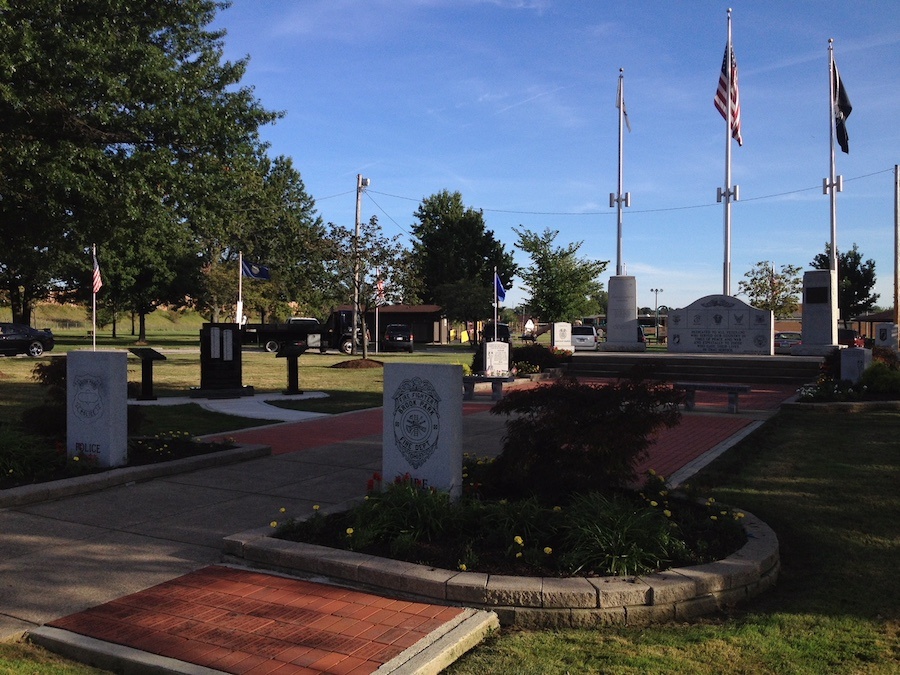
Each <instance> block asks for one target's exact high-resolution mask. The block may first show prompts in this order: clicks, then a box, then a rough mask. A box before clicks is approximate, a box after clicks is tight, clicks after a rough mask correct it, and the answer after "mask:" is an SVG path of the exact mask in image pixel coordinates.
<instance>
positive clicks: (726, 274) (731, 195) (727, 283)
mask: <svg viewBox="0 0 900 675" xmlns="http://www.w3.org/2000/svg"><path fill="white" fill-rule="evenodd" d="M725 52H726V53H725V68H726V72H727V74H728V77H727V82H728V84H727V89H726V92H725V106H726V108H725V111H726V112H725V190H724V191H723V190H721V189H720V190H719V193H718V200H719V201H720V202H721V201H724V202H725V214H724V220H725V222H724V230H725V237H724V239H725V260H724V262H723V264H722V294H723V295H731V201H732V199H734V200H737V198H738V197H737V195H738V188H737V186H734V188H732V185H731V139H732V135H733V133H734V127H733V124H734V120H733V119H732V116H733V115H734V109H733V106H734V101H733V100H732V94H733V88H734V47H733V45H732V43H731V8H730V7H729V8H728V43H727V46H726V48H725Z"/></svg>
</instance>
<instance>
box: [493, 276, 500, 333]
mask: <svg viewBox="0 0 900 675" xmlns="http://www.w3.org/2000/svg"><path fill="white" fill-rule="evenodd" d="M497 279H499V277H498V276H497V266H496V265H494V341H495V342H496V340H497V321H498V320H499V318H500V317H499V313H500V312H499V309H498V305H499V304H500V302H499V301H498V300H497Z"/></svg>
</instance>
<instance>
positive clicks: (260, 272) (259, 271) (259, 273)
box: [241, 259, 270, 281]
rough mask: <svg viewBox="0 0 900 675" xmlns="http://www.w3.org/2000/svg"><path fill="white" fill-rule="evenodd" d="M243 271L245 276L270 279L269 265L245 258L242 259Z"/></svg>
mask: <svg viewBox="0 0 900 675" xmlns="http://www.w3.org/2000/svg"><path fill="white" fill-rule="evenodd" d="M241 273H242V274H243V275H244V276H245V277H250V278H251V279H264V280H266V281H268V280H269V279H270V277H269V268H268V267H266V266H264V265H254V264H253V263H248V262H247V261H246V260H243V259H242V260H241Z"/></svg>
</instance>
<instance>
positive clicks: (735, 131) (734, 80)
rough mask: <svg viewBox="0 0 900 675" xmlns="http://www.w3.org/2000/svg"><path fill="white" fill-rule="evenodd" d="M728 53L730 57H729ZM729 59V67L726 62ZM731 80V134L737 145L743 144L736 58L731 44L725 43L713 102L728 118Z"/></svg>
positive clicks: (723, 115)
mask: <svg viewBox="0 0 900 675" xmlns="http://www.w3.org/2000/svg"><path fill="white" fill-rule="evenodd" d="M729 55H730V56H731V58H730V59H729ZM729 60H730V61H731V67H730V68H729V67H728V62H729ZM729 78H730V81H731V120H730V124H731V136H732V138H734V140H736V141H737V144H738V145H743V144H744V139H743V138H741V95H740V93H739V91H738V73H737V59H736V58H735V56H734V50H733V49H732V48H731V44H727V45H725V57H724V58H723V59H722V72H721V73H720V74H719V88H718V89H717V90H716V97H715V104H716V110H718V111H719V112H720V113H721V114H722V117H724V118H725V119H726V120H728V82H729Z"/></svg>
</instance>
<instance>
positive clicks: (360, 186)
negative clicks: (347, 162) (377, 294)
mask: <svg viewBox="0 0 900 675" xmlns="http://www.w3.org/2000/svg"><path fill="white" fill-rule="evenodd" d="M367 187H369V179H368V178H363V177H362V174H356V231H355V234H354V235H353V328H352V329H351V332H350V344H351V345H353V346H352V347H351V353H353V354H356V336H357V328H356V326H357V324H358V322H359V225H360V223H359V219H360V211H361V210H362V193H363V191H364V190H365V189H366V188H367ZM363 340H365V337H363Z"/></svg>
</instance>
